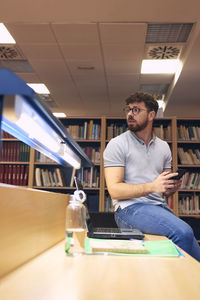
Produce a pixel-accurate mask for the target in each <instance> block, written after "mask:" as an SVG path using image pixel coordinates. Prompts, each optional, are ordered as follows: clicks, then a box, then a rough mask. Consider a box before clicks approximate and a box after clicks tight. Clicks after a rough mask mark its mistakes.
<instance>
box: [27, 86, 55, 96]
mask: <svg viewBox="0 0 200 300" xmlns="http://www.w3.org/2000/svg"><path fill="white" fill-rule="evenodd" d="M27 84H28V86H30V88H32V89H33V90H34V91H35V92H36V93H37V94H50V91H49V90H48V88H47V87H46V85H45V84H44V83H27Z"/></svg>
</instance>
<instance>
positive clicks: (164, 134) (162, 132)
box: [153, 124, 172, 140]
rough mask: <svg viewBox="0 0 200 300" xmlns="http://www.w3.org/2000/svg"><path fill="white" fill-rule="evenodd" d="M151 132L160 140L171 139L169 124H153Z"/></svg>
mask: <svg viewBox="0 0 200 300" xmlns="http://www.w3.org/2000/svg"><path fill="white" fill-rule="evenodd" d="M153 132H154V133H155V135H156V136H157V137H159V138H160V139H162V140H171V139H172V128H171V125H168V126H166V127H164V126H163V125H162V124H161V125H160V126H156V127H155V126H154V127H153Z"/></svg>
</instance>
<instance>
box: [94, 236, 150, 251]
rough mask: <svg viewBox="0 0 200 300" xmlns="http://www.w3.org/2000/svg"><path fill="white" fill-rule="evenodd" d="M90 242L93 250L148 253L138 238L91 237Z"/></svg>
mask: <svg viewBox="0 0 200 300" xmlns="http://www.w3.org/2000/svg"><path fill="white" fill-rule="evenodd" d="M89 242H90V248H91V251H92V252H113V253H143V254H144V253H147V248H146V247H145V246H144V244H143V242H142V241H138V240H130V241H129V240H128V241H127V240H104V239H90V241H89Z"/></svg>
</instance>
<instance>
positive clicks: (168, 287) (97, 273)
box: [0, 236, 200, 300]
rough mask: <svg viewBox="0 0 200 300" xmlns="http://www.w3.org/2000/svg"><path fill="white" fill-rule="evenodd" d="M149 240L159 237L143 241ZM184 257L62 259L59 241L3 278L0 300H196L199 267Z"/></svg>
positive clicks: (61, 248) (61, 246)
mask: <svg viewBox="0 0 200 300" xmlns="http://www.w3.org/2000/svg"><path fill="white" fill-rule="evenodd" d="M153 239H160V238H159V237H156V236H146V240H153ZM183 253H184V252H183ZM16 255H17V253H16ZM184 255H185V257H179V258H161V257H137V256H136V257H133V256H131V257H125V256H123V257H122V256H107V255H83V256H80V257H75V258H73V257H67V256H66V255H65V252H64V242H61V243H59V244H57V245H56V246H54V247H52V248H50V249H49V250H47V251H45V252H44V253H43V254H41V255H39V256H37V257H36V258H34V259H32V260H31V261H29V262H28V263H26V264H24V265H23V266H21V267H20V268H18V269H16V270H15V271H13V272H12V273H10V274H9V275H7V276H5V277H4V278H3V279H2V280H1V282H0V299H2V300H17V299H19V300H33V299H34V300H62V299H65V300H104V299H106V300H107V299H108V300H118V299H119V300H123V299H126V300H127V299H135V300H140V299H147V300H149V299H153V300H155V299H159V300H161V299H162V300H165V299H170V300H173V299H174V300H186V299H187V300H188V299H200V264H199V263H198V262H197V261H196V260H194V259H193V258H192V257H190V256H189V255H187V254H186V253H184Z"/></svg>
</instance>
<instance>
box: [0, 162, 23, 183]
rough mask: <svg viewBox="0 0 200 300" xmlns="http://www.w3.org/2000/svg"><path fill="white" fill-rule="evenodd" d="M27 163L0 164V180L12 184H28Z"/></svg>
mask: <svg viewBox="0 0 200 300" xmlns="http://www.w3.org/2000/svg"><path fill="white" fill-rule="evenodd" d="M28 171H29V166H28V165H23V164H22V165H18V164H17V165H10V164H8V165H7V164H6V165H0V182H2V183H6V184H12V185H20V186H27V185H28Z"/></svg>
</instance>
